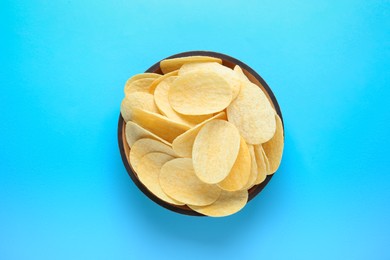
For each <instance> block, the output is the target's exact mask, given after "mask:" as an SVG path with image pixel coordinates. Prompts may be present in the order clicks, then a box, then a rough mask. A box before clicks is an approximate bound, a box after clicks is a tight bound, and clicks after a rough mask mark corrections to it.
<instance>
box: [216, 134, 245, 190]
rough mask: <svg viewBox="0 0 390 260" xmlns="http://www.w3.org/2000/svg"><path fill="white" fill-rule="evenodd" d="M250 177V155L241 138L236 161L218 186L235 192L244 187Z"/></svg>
mask: <svg viewBox="0 0 390 260" xmlns="http://www.w3.org/2000/svg"><path fill="white" fill-rule="evenodd" d="M250 176H251V155H250V153H249V149H248V145H247V144H246V143H245V140H244V138H242V137H241V141H240V150H239V151H238V155H237V159H236V161H235V162H234V164H233V167H232V169H231V170H230V173H229V175H228V176H227V177H226V178H225V179H223V181H221V182H220V183H218V186H219V187H220V188H221V189H223V190H227V191H237V190H241V189H242V188H244V187H245V185H246V184H247V183H248V181H249V177H250Z"/></svg>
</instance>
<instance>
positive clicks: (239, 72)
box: [233, 65, 250, 82]
mask: <svg viewBox="0 0 390 260" xmlns="http://www.w3.org/2000/svg"><path fill="white" fill-rule="evenodd" d="M233 70H234V71H235V72H236V74H237V75H238V77H239V78H240V79H241V80H243V81H248V82H250V80H249V79H248V77H247V76H246V75H245V73H244V71H243V70H242V69H241V67H240V66H238V65H236V66H234V69H233Z"/></svg>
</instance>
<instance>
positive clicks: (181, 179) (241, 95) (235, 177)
mask: <svg viewBox="0 0 390 260" xmlns="http://www.w3.org/2000/svg"><path fill="white" fill-rule="evenodd" d="M160 68H161V71H162V72H163V73H164V74H163V75H160V74H156V73H141V74H137V75H135V76H133V77H131V78H130V79H129V80H128V81H127V82H126V86H125V98H124V99H123V101H122V104H121V114H122V117H123V119H124V120H125V122H126V141H127V143H128V145H129V147H130V149H131V150H130V156H129V161H130V164H131V165H132V167H133V169H134V170H135V173H136V175H137V177H138V178H139V180H140V181H141V182H142V184H143V185H144V186H145V187H146V188H147V189H148V190H149V191H150V192H152V193H153V194H154V195H155V196H157V197H158V198H160V199H161V200H163V201H165V202H168V203H170V204H173V205H187V206H188V207H189V208H191V209H192V210H194V211H196V212H199V213H201V214H204V215H208V216H213V217H220V216H227V215H231V214H233V213H235V212H237V211H239V210H240V209H242V208H243V207H244V206H245V204H246V203H247V201H248V190H249V189H250V188H252V187H253V186H255V185H258V184H260V183H262V182H263V181H264V180H265V179H266V176H267V175H270V174H273V173H274V172H275V171H276V170H277V169H278V167H279V164H280V161H281V158H282V153H283V144H284V137H283V136H284V134H283V125H282V121H281V119H280V117H279V116H278V115H277V113H276V112H275V110H274V108H273V106H272V104H271V103H270V101H269V99H268V97H267V96H266V94H265V93H264V92H263V91H262V89H261V88H260V87H259V86H257V85H256V84H254V83H252V82H251V81H250V80H249V79H248V78H247V77H246V75H245V74H244V72H243V71H242V69H241V68H240V67H239V66H238V65H236V66H235V67H234V70H232V69H231V68H228V67H226V66H223V65H222V60H221V59H218V58H214V57H208V56H189V57H183V58H174V59H167V60H163V61H161V63H160Z"/></svg>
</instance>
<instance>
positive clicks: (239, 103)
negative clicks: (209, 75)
mask: <svg viewBox="0 0 390 260" xmlns="http://www.w3.org/2000/svg"><path fill="white" fill-rule="evenodd" d="M226 111H227V117H228V121H229V122H231V123H232V124H234V125H235V126H236V127H237V129H238V131H239V132H240V134H241V136H242V137H244V139H245V141H246V142H247V143H248V144H261V143H265V142H266V141H268V140H269V139H271V138H272V136H273V135H274V133H275V129H276V122H275V112H274V110H273V108H272V106H271V105H270V103H269V101H268V99H267V97H266V95H265V94H264V93H263V92H262V91H261V89H260V88H259V87H258V86H257V85H255V84H253V83H250V82H245V83H244V84H243V85H242V87H241V91H240V94H239V95H238V97H237V98H236V99H235V100H233V102H232V103H231V104H230V105H229V106H228V107H227V109H226Z"/></svg>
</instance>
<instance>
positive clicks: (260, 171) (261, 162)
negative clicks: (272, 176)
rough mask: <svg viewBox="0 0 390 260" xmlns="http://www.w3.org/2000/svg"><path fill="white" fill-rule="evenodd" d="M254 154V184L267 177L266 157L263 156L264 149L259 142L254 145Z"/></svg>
mask: <svg viewBox="0 0 390 260" xmlns="http://www.w3.org/2000/svg"><path fill="white" fill-rule="evenodd" d="M254 148H255V155H256V163H257V179H256V181H255V184H256V185H257V184H260V183H262V182H263V181H264V180H265V178H266V177H267V165H266V162H265V160H266V158H265V157H264V151H263V147H262V146H261V144H258V145H255V146H254Z"/></svg>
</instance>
